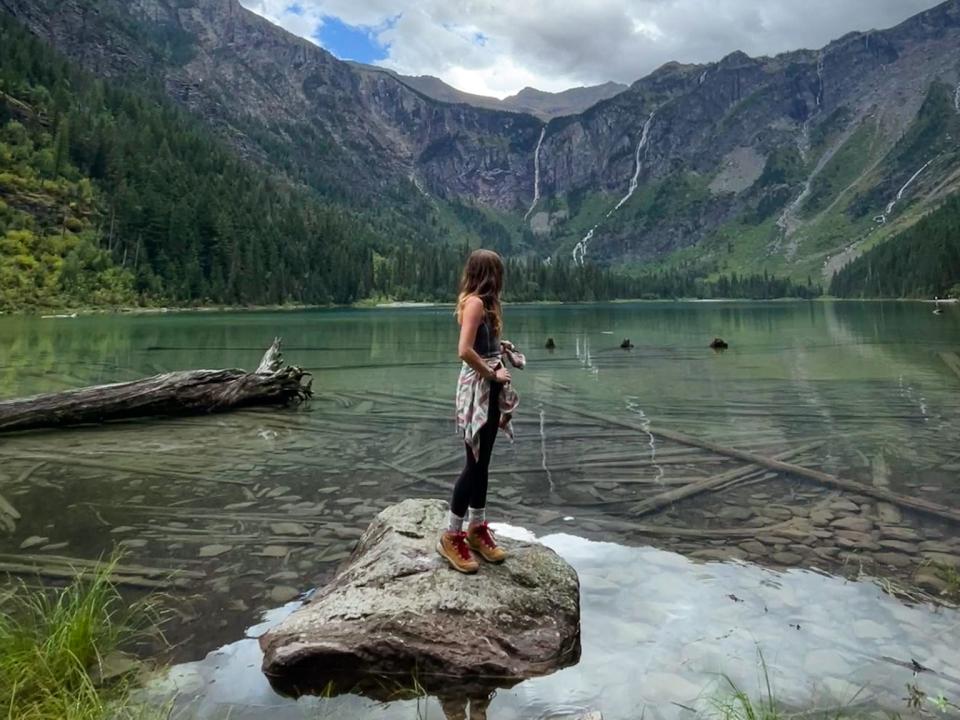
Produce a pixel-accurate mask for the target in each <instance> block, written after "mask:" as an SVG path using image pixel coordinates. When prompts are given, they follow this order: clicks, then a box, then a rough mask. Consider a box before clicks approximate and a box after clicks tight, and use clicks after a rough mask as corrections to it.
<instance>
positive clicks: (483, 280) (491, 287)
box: [457, 250, 503, 335]
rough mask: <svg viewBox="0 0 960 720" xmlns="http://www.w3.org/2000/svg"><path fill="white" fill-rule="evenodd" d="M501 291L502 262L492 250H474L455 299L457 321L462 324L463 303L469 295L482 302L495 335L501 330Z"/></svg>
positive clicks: (468, 260) (464, 270)
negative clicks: (458, 294)
mask: <svg viewBox="0 0 960 720" xmlns="http://www.w3.org/2000/svg"><path fill="white" fill-rule="evenodd" d="M502 291H503V260H502V259H501V258H500V256H499V255H497V254H496V253H495V252H493V251H492V250H474V251H473V252H472V253H470V257H469V258H467V264H466V265H465V266H464V268H463V275H462V276H461V277H460V296H459V297H458V298H457V321H458V322H463V303H464V301H465V300H466V299H467V298H468V297H470V296H471V295H476V296H477V297H478V298H480V299H481V300H482V301H483V308H484V310H486V311H487V315H488V316H489V317H490V319H491V320H492V322H493V331H494V333H496V334H497V335H499V334H500V332H501V330H503V314H502V312H501V310H500V293H501V292H502Z"/></svg>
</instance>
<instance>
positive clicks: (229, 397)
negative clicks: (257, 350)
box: [0, 338, 312, 432]
mask: <svg viewBox="0 0 960 720" xmlns="http://www.w3.org/2000/svg"><path fill="white" fill-rule="evenodd" d="M310 384H311V377H310V373H308V372H306V371H304V370H303V369H301V368H299V367H295V366H289V365H284V363H283V355H282V354H281V353H280V338H276V339H274V341H273V344H272V345H271V346H270V347H269V349H268V350H267V352H266V353H265V354H264V356H263V359H262V360H261V361H260V365H259V366H258V367H257V369H256V370H255V371H253V372H246V371H244V370H183V371H178V372H170V373H164V374H162V375H154V376H153V377H148V378H144V379H142V380H133V381H131V382H123V383H114V384H111V385H97V386H94V387H85V388H78V389H76V390H67V391H65V392H59V393H49V394H46V395H36V396H34V397H28V398H20V399H16V400H6V401H3V402H0V432H12V431H15V430H33V429H36V428H49V427H62V426H67V425H87V424H96V423H103V422H109V421H111V420H129V419H131V418H145V417H158V416H164V415H196V414H204V413H214V412H224V411H227V410H234V409H236V408H241V407H249V406H252V405H287V404H291V403H298V402H300V401H303V400H306V399H307V398H309V397H310V396H311V394H312V393H311V389H310Z"/></svg>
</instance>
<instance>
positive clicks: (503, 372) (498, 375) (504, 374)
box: [493, 366, 510, 385]
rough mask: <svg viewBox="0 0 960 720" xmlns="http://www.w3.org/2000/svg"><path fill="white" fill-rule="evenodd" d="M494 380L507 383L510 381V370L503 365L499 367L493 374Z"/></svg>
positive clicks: (502, 383) (503, 383)
mask: <svg viewBox="0 0 960 720" xmlns="http://www.w3.org/2000/svg"><path fill="white" fill-rule="evenodd" d="M493 381H494V382H497V383H500V384H501V385H506V384H507V383H508V382H510V371H509V370H507V369H506V368H505V367H503V366H501V367H498V368H497V371H496V372H495V373H494V374H493Z"/></svg>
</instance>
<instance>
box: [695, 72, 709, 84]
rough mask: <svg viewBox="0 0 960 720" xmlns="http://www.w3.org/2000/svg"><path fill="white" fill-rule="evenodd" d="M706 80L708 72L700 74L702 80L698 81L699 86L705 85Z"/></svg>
mask: <svg viewBox="0 0 960 720" xmlns="http://www.w3.org/2000/svg"><path fill="white" fill-rule="evenodd" d="M706 79H707V71H706V70H704V71H703V72H702V73H700V79H699V80H697V85H703V83H704V82H705V81H706Z"/></svg>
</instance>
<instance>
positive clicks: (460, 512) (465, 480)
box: [447, 431, 482, 532]
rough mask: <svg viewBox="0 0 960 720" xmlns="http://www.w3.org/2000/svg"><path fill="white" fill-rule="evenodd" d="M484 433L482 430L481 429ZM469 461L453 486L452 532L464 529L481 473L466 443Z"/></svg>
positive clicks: (451, 502) (451, 501)
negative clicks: (465, 519)
mask: <svg viewBox="0 0 960 720" xmlns="http://www.w3.org/2000/svg"><path fill="white" fill-rule="evenodd" d="M481 435H482V431H481ZM464 449H465V450H466V455H467V461H466V463H465V464H464V466H463V470H461V471H460V477H458V478H457V482H456V483H455V484H454V486H453V495H452V496H451V498H450V526H449V527H448V528H447V529H448V530H450V531H451V532H461V531H462V530H463V518H464V517H465V516H466V514H467V505H468V504H469V503H470V499H471V497H472V496H473V488H474V485H476V483H477V478H478V477H479V475H480V468H479V463H478V462H477V460H476V459H474V457H473V452H472V451H471V450H470V446H469V445H464Z"/></svg>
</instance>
